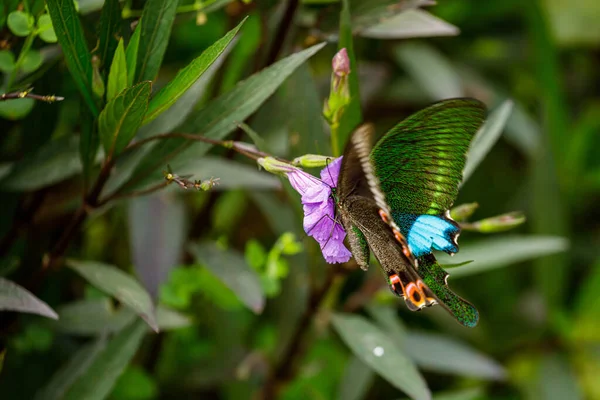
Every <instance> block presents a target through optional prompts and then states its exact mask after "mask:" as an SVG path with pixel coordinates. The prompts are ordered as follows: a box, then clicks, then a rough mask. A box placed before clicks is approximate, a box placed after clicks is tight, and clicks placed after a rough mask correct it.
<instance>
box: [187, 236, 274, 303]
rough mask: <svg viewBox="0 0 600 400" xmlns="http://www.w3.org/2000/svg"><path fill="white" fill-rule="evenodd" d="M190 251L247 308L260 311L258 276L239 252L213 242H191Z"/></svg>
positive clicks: (261, 292) (262, 299)
mask: <svg viewBox="0 0 600 400" xmlns="http://www.w3.org/2000/svg"><path fill="white" fill-rule="evenodd" d="M190 251H191V253H192V254H193V255H194V258H195V259H196V261H197V262H199V263H201V264H202V265H204V266H205V267H206V268H208V269H209V270H210V272H212V273H213V274H214V275H215V276H217V277H218V278H219V279H221V281H222V282H223V283H224V284H225V285H227V286H228V287H229V288H230V289H231V290H233V292H234V293H235V294H236V295H237V296H238V298H239V299H240V300H241V301H242V302H243V303H244V304H245V305H246V306H247V307H248V308H249V309H251V310H252V311H254V312H255V313H256V314H260V313H261V312H262V310H263V308H264V306H265V294H264V292H263V289H262V286H261V284H260V280H259V277H258V275H257V274H256V272H255V271H254V270H253V269H252V268H250V266H249V265H248V264H247V263H246V260H245V259H244V257H243V256H242V255H241V254H237V253H236V252H234V251H233V250H227V251H223V250H221V249H219V248H218V247H216V245H215V244H213V243H202V244H199V245H197V244H192V245H191V246H190Z"/></svg>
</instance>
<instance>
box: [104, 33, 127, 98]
mask: <svg viewBox="0 0 600 400" xmlns="http://www.w3.org/2000/svg"><path fill="white" fill-rule="evenodd" d="M127 86H128V85H127V61H126V59H125V48H124V46H123V39H120V40H119V44H118V45H117V49H116V50H115V55H114V57H113V58H112V65H111V66H110V72H109V73H108V85H107V89H106V101H111V100H112V99H113V98H115V96H117V95H118V94H119V93H121V92H122V91H123V90H125V89H126V88H127Z"/></svg>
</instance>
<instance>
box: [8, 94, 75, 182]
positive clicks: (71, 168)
mask: <svg viewBox="0 0 600 400" xmlns="http://www.w3.org/2000/svg"><path fill="white" fill-rule="evenodd" d="M24 100H25V99H24ZM14 101H18V100H14ZM14 101H10V102H6V103H13V102H14ZM80 172H81V161H80V160H79V140H78V138H77V137H76V136H73V135H68V136H63V137H62V138H60V139H56V140H53V141H51V142H49V143H46V144H45V145H44V146H42V147H41V148H40V149H39V150H38V151H37V152H36V153H34V154H32V155H31V156H29V157H27V158H24V159H23V160H20V161H18V162H16V163H15V164H14V165H13V167H12V169H11V171H10V173H9V174H8V175H7V176H6V178H4V179H3V180H2V181H1V182H0V187H2V189H4V190H9V191H26V190H36V189H40V188H42V187H45V186H49V185H52V184H54V183H57V182H60V181H62V180H64V179H66V178H69V177H71V176H74V175H76V174H78V173H80Z"/></svg>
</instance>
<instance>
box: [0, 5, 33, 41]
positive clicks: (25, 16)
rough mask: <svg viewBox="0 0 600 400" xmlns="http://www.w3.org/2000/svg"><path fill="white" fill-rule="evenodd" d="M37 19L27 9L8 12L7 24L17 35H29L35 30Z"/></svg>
mask: <svg viewBox="0 0 600 400" xmlns="http://www.w3.org/2000/svg"><path fill="white" fill-rule="evenodd" d="M34 24H35V19H34V18H33V15H31V14H29V13H26V12H25V11H13V12H11V13H10V14H8V18H7V19H6V25H8V28H9V29H10V30H11V32H12V33H14V34H15V35H17V36H28V35H29V34H30V33H31V32H32V31H33V26H34Z"/></svg>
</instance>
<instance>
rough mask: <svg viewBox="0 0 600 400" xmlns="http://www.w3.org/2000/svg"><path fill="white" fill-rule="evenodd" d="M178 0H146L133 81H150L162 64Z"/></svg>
mask: <svg viewBox="0 0 600 400" xmlns="http://www.w3.org/2000/svg"><path fill="white" fill-rule="evenodd" d="M177 3H179V0H148V1H147V2H146V4H145V5H144V11H143V12H142V21H143V22H144V23H143V24H142V26H141V31H140V42H139V48H138V51H137V61H136V67H135V78H134V82H135V83H137V82H141V81H152V80H154V79H155V78H156V75H158V70H159V69H160V65H161V64H162V60H163V56H164V54H165V50H166V49H167V44H168V43H169V37H170V36H171V25H173V21H174V20H175V14H176V12H177Z"/></svg>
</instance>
